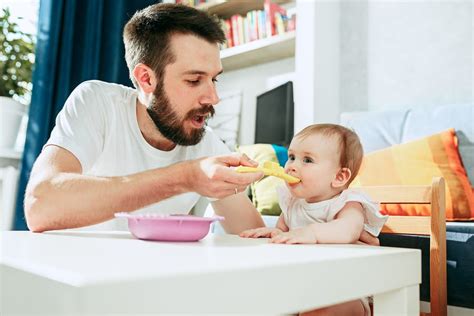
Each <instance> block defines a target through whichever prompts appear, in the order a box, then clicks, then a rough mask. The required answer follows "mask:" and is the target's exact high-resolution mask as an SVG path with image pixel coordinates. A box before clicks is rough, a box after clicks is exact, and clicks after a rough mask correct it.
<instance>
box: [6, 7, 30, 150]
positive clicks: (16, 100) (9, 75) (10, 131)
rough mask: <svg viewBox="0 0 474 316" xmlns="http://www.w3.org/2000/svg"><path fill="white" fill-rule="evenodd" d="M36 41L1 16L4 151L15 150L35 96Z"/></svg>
mask: <svg viewBox="0 0 474 316" xmlns="http://www.w3.org/2000/svg"><path fill="white" fill-rule="evenodd" d="M34 48H35V42H34V37H33V36H32V35H31V34H28V33H25V32H22V31H21V30H20V28H19V26H18V24H17V23H16V22H15V21H13V20H12V17H11V15H10V11H9V10H8V9H3V10H2V12H0V126H1V129H2V132H1V133H0V148H8V149H13V147H14V146H15V141H16V138H17V136H18V130H19V127H20V123H21V120H22V118H23V116H24V115H25V114H26V108H27V105H28V104H29V100H30V96H31V88H32V84H31V77H32V72H33V64H34Z"/></svg>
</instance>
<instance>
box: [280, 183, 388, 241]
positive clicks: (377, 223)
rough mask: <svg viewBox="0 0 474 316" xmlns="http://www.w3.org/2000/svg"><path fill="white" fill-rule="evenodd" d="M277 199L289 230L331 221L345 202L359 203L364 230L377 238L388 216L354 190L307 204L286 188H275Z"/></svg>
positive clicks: (366, 197) (367, 198) (368, 198)
mask: <svg viewBox="0 0 474 316" xmlns="http://www.w3.org/2000/svg"><path fill="white" fill-rule="evenodd" d="M277 192H278V199H279V203H280V208H281V210H282V213H283V216H284V220H285V224H286V226H288V228H289V229H294V228H298V227H303V226H307V225H310V224H312V223H327V222H330V221H332V220H333V219H334V218H335V217H336V215H337V213H338V212H339V211H340V210H342V208H343V207H344V206H345V205H346V203H347V202H352V201H353V202H359V203H360V204H361V205H362V207H363V209H364V217H365V223H364V229H365V230H366V231H367V232H369V233H370V234H372V235H373V236H376V237H377V236H378V235H379V234H380V231H381V230H382V227H383V225H384V224H385V222H386V221H387V219H388V216H385V215H382V214H380V211H379V210H380V208H379V203H376V202H373V201H372V200H371V199H370V197H369V196H367V195H366V194H364V193H362V192H360V191H357V190H355V189H347V190H344V191H342V192H341V194H339V195H338V196H336V197H334V198H332V199H329V200H325V201H321V202H316V203H308V202H306V201H305V200H304V199H298V198H295V197H293V196H292V195H291V194H290V191H289V190H288V188H287V187H286V186H280V187H277Z"/></svg>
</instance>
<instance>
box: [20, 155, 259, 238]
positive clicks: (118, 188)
mask: <svg viewBox="0 0 474 316" xmlns="http://www.w3.org/2000/svg"><path fill="white" fill-rule="evenodd" d="M240 164H243V165H252V163H250V162H249V161H248V159H247V158H246V157H242V156H239V155H229V156H221V157H211V158H203V159H198V160H190V161H185V162H181V163H177V164H174V165H170V166H168V167H165V168H159V169H153V170H148V171H144V172H141V173H136V174H132V175H128V176H122V177H95V176H87V175H83V174H81V173H82V167H81V164H80V162H79V161H78V160H77V158H76V157H75V156H74V155H73V154H72V153H71V152H69V151H67V150H66V149H63V148H61V147H57V146H47V147H46V148H45V149H44V150H43V152H42V153H41V154H40V156H39V157H38V159H37V161H36V162H35V164H34V166H33V170H32V172H31V176H30V180H29V183H28V186H27V188H26V193H25V214H26V220H27V224H28V228H29V229H30V230H32V231H35V232H41V231H45V230H53V229H65V228H75V227H82V226H87V225H92V224H96V223H100V222H103V221H105V220H108V219H111V218H112V217H113V215H114V213H116V212H120V211H133V210H136V209H139V208H142V207H144V206H146V205H149V204H152V203H156V202H159V201H161V200H164V199H166V198H169V197H171V196H174V195H178V194H181V193H184V192H197V193H199V194H201V195H205V196H210V197H216V198H222V197H225V196H228V195H230V194H233V193H235V188H238V189H239V191H241V190H242V189H241V188H243V187H245V186H247V185H248V184H250V183H251V182H253V181H256V180H258V179H259V178H261V176H262V175H261V174H246V175H245V177H242V176H244V174H238V173H236V172H234V171H232V170H231V169H230V168H228V167H229V166H238V165H240ZM244 216H249V213H244ZM250 216H251V215H250Z"/></svg>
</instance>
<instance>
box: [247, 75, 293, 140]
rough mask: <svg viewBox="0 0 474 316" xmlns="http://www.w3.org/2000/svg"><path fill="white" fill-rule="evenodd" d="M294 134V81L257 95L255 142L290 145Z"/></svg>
mask: <svg viewBox="0 0 474 316" xmlns="http://www.w3.org/2000/svg"><path fill="white" fill-rule="evenodd" d="M292 136H293V83H292V82H291V81H288V82H287V83H285V84H282V85H281V86H278V87H276V88H274V89H272V90H269V91H267V92H265V93H263V94H261V95H259V96H257V119H256V126H255V143H266V144H277V145H282V146H288V145H289V144H290V141H291V138H292Z"/></svg>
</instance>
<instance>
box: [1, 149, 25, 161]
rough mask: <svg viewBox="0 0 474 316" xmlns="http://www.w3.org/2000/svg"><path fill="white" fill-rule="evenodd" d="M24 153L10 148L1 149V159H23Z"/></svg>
mask: <svg viewBox="0 0 474 316" xmlns="http://www.w3.org/2000/svg"><path fill="white" fill-rule="evenodd" d="M22 155H23V152H21V151H17V150H14V149H10V148H0V159H1V158H7V159H18V160H19V159H21V156H22Z"/></svg>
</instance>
